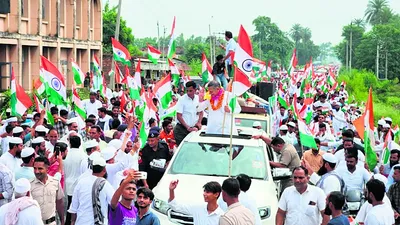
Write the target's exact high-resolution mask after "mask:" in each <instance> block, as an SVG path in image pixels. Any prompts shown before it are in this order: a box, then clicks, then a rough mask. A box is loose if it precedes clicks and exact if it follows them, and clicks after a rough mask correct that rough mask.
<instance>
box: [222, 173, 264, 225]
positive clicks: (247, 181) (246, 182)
mask: <svg viewBox="0 0 400 225" xmlns="http://www.w3.org/2000/svg"><path fill="white" fill-rule="evenodd" d="M236 180H238V181H239V185H240V194H239V202H240V203H241V204H242V205H243V206H244V207H246V208H247V209H249V210H250V211H251V212H252V213H253V214H254V217H255V218H254V219H255V225H261V217H260V213H259V211H258V209H257V204H256V201H255V200H254V199H252V198H251V197H250V196H248V195H247V193H246V192H247V191H248V190H249V189H250V186H251V178H250V177H249V176H247V175H246V174H239V175H237V177H236ZM218 205H219V207H220V208H221V209H222V210H224V211H225V212H226V211H228V205H227V204H226V202H224V201H223V199H222V197H220V198H218Z"/></svg>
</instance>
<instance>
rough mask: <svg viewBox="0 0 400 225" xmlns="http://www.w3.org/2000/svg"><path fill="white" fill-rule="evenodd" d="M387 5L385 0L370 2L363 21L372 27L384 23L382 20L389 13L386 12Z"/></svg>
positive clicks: (372, 0)
mask: <svg viewBox="0 0 400 225" xmlns="http://www.w3.org/2000/svg"><path fill="white" fill-rule="evenodd" d="M388 5H389V4H388V1H387V0H370V1H369V2H368V6H367V9H366V10H365V21H367V22H368V23H369V24H371V25H373V26H374V25H377V24H382V23H385V21H384V19H385V17H387V16H388V14H387V13H389V11H390V10H389V11H388V10H387V9H388Z"/></svg>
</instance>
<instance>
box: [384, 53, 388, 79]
mask: <svg viewBox="0 0 400 225" xmlns="http://www.w3.org/2000/svg"><path fill="white" fill-rule="evenodd" d="M387 75H388V51H387V49H386V54H385V79H386V80H387V79H388V78H387Z"/></svg>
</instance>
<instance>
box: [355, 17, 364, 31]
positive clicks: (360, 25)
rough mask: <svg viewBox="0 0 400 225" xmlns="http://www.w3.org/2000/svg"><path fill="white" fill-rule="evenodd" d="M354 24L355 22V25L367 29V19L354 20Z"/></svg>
mask: <svg viewBox="0 0 400 225" xmlns="http://www.w3.org/2000/svg"><path fill="white" fill-rule="evenodd" d="M353 24H354V26H357V27H361V28H363V29H365V21H364V20H363V19H361V18H359V19H355V20H353Z"/></svg>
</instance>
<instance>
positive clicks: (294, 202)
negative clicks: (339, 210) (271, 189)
mask: <svg viewBox="0 0 400 225" xmlns="http://www.w3.org/2000/svg"><path fill="white" fill-rule="evenodd" d="M292 176H293V183H294V186H291V187H288V188H286V189H285V190H284V191H283V194H282V196H281V199H280V200H279V203H278V212H277V214H276V225H283V224H285V225H319V224H320V215H321V216H322V218H323V220H322V224H327V223H328V221H329V216H326V215H325V214H324V210H325V206H326V195H325V193H324V191H323V190H321V189H320V188H318V187H315V186H312V185H308V184H307V183H308V170H307V169H306V168H304V167H296V168H295V169H294V170H293V175H292ZM319 214H320V215H319Z"/></svg>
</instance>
